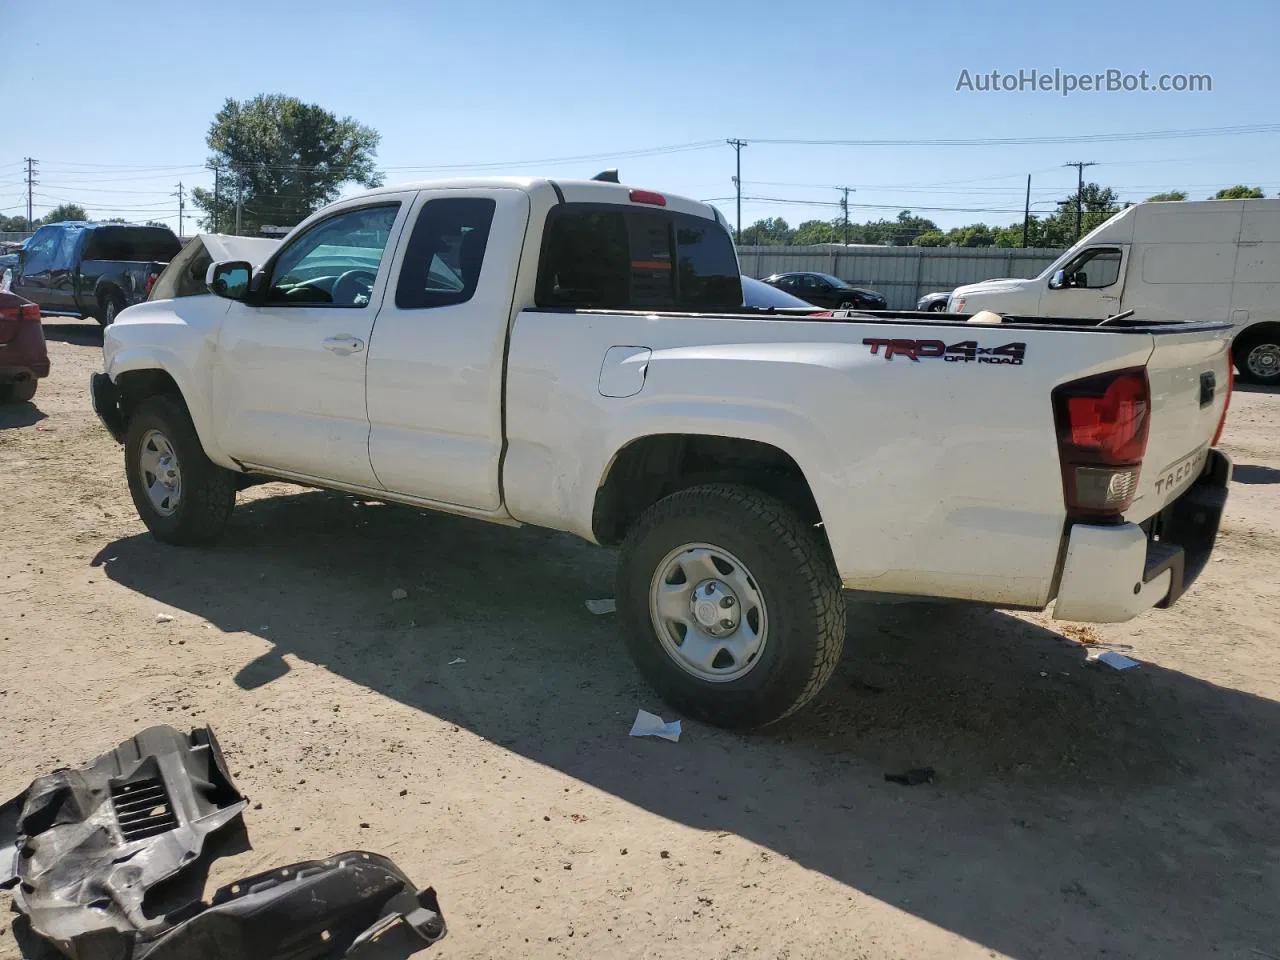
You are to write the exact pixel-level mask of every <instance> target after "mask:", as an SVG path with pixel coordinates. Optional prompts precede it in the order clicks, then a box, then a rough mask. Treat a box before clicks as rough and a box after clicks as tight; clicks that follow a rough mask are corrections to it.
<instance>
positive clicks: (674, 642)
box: [649, 543, 769, 683]
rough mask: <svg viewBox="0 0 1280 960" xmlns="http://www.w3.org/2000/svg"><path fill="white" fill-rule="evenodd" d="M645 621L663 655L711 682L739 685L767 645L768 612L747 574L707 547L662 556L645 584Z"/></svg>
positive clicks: (684, 548) (725, 555)
mask: <svg viewBox="0 0 1280 960" xmlns="http://www.w3.org/2000/svg"><path fill="white" fill-rule="evenodd" d="M649 617H650V620H652V622H653V629H654V632H655V633H656V634H657V636H658V641H659V642H660V643H661V644H662V649H663V650H664V651H666V654H667V656H669V657H670V658H671V659H672V661H673V662H674V663H675V664H676V665H677V666H678V667H680V668H681V669H682V670H684V671H685V672H686V673H688V674H690V675H691V676H694V677H697V678H698V679H699V680H705V681H707V682H709V683H729V682H731V681H734V680H741V679H742V678H743V677H745V676H746V675H747V674H748V673H750V672H751V671H752V670H753V669H755V667H756V665H757V664H758V663H759V662H760V655H761V654H762V653H763V652H764V648H765V644H766V642H767V641H768V635H769V619H768V612H767V610H766V609H765V602H764V596H763V594H762V592H761V590H760V588H759V586H758V585H757V583H756V580H755V578H754V577H753V576H752V575H751V571H750V570H748V569H747V566H746V564H744V563H743V562H742V561H741V560H739V559H738V558H737V557H735V556H734V555H733V554H732V553H730V552H729V551H728V550H725V549H723V548H722V547H717V546H714V545H713V544H709V543H686V544H683V545H682V546H679V547H676V548H675V549H674V550H672V551H671V552H670V553H668V554H667V555H666V556H665V557H663V559H662V561H661V562H660V563H659V564H658V565H657V567H656V568H655V570H654V574H653V578H652V580H651V581H650V583H649Z"/></svg>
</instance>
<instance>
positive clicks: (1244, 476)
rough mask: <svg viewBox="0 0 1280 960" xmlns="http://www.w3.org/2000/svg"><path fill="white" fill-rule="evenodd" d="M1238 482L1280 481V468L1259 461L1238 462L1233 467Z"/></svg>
mask: <svg viewBox="0 0 1280 960" xmlns="http://www.w3.org/2000/svg"><path fill="white" fill-rule="evenodd" d="M1231 479H1232V480H1234V481H1235V482H1236V483H1280V470H1277V469H1276V468H1275V467H1264V466H1262V465H1260V464H1257V463H1237V464H1236V465H1235V466H1234V467H1232V469H1231Z"/></svg>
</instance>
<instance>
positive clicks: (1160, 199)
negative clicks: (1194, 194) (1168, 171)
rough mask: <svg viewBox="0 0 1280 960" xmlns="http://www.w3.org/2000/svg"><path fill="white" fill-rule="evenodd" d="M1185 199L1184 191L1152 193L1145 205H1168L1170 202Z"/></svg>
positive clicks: (1185, 192)
mask: <svg viewBox="0 0 1280 960" xmlns="http://www.w3.org/2000/svg"><path fill="white" fill-rule="evenodd" d="M1185 199H1187V191H1185V190H1166V191H1165V192H1164V193H1153V194H1152V195H1151V196H1149V197H1147V200H1146V202H1147V203H1169V202H1170V201H1172V200H1185Z"/></svg>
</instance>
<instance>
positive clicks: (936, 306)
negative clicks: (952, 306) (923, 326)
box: [916, 293, 951, 313]
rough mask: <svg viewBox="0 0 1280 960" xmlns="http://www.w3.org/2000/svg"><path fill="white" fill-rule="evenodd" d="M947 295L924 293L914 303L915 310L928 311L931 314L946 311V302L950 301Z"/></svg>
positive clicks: (949, 295)
mask: <svg viewBox="0 0 1280 960" xmlns="http://www.w3.org/2000/svg"><path fill="white" fill-rule="evenodd" d="M950 297H951V294H949V293H926V294H925V295H924V296H923V297H921V298H920V299H919V300H918V301H917V302H916V309H917V310H928V311H930V312H931V313H942V311H944V310H946V309H947V300H948V299H950Z"/></svg>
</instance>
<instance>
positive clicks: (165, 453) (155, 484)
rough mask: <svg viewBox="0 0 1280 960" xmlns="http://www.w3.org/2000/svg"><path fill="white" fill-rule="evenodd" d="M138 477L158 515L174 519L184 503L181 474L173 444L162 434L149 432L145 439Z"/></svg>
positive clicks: (140, 450)
mask: <svg viewBox="0 0 1280 960" xmlns="http://www.w3.org/2000/svg"><path fill="white" fill-rule="evenodd" d="M138 474H139V476H140V477H141V478H142V485H143V486H144V487H145V488H146V491H147V499H148V500H150V501H151V507H152V509H154V510H155V512H156V513H158V514H160V516H162V517H171V516H173V515H174V514H175V513H177V512H178V506H179V504H181V502H182V470H181V468H180V466H179V464H178V454H177V453H176V452H175V451H174V449H173V444H172V443H170V442H169V438H168V437H166V436H165V435H164V434H163V433H161V432H160V431H159V430H148V431H147V432H146V433H145V434H144V435H143V437H142V443H141V444H140V445H139V448H138Z"/></svg>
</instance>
